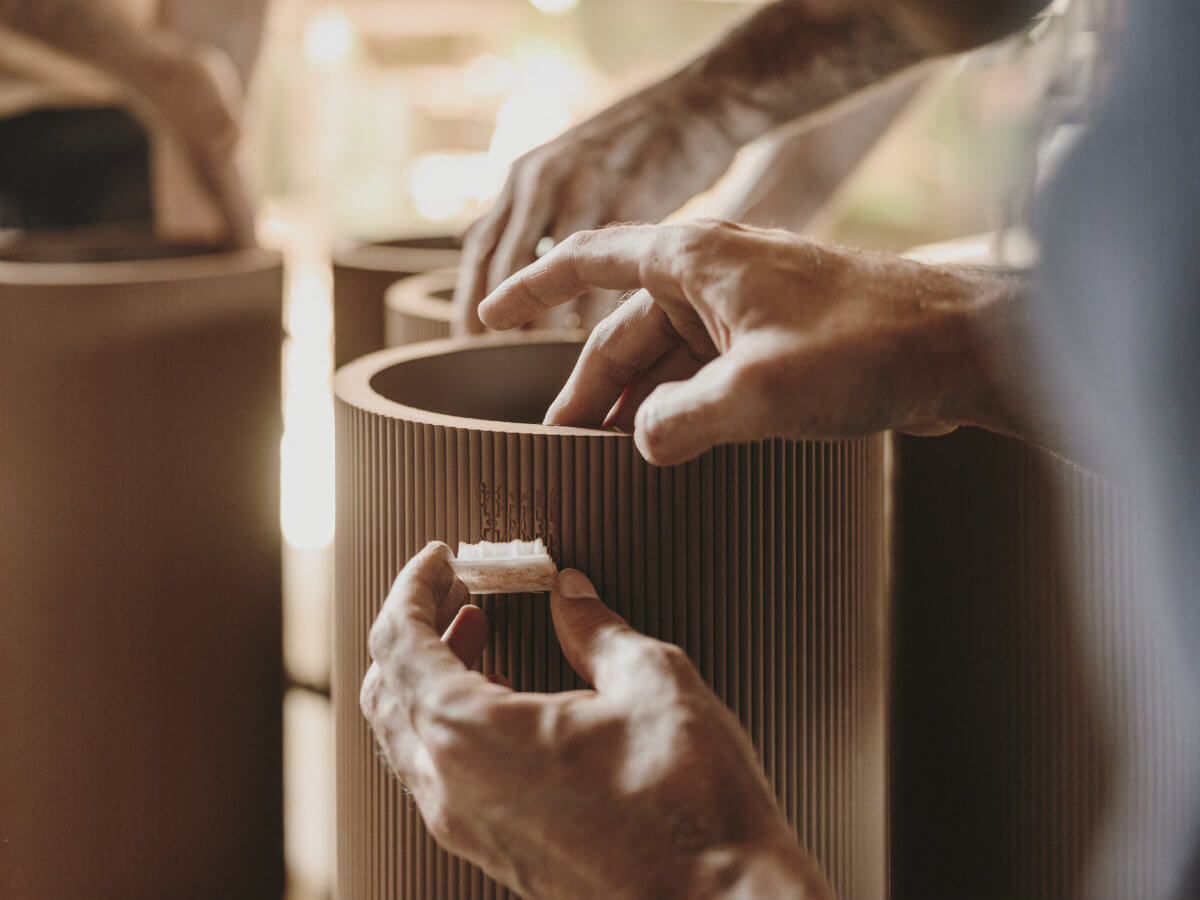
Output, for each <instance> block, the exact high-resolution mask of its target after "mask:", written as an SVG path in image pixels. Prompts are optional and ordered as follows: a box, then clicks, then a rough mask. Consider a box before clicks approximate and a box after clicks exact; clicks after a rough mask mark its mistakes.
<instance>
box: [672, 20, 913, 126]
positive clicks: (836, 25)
mask: <svg viewBox="0 0 1200 900" xmlns="http://www.w3.org/2000/svg"><path fill="white" fill-rule="evenodd" d="M810 7H811V4H809V3H806V2H803V0H780V2H776V3H772V4H770V5H769V6H766V7H765V8H763V9H761V10H759V11H758V12H756V13H755V14H753V15H751V16H750V17H749V18H748V19H746V20H745V21H744V22H742V23H741V24H740V25H738V26H736V27H735V28H734V29H733V30H731V31H730V32H728V33H727V34H726V35H725V36H724V37H723V38H722V39H721V41H720V42H719V43H718V44H717V45H716V46H714V47H713V48H712V49H710V50H709V51H707V52H706V53H704V54H702V55H701V56H700V57H699V58H697V59H696V60H695V61H693V62H692V63H690V64H689V65H688V66H686V67H685V68H683V69H682V70H680V71H679V72H678V73H676V74H675V75H674V76H672V79H671V80H672V82H673V84H674V87H675V88H676V90H677V92H678V93H679V94H680V95H681V96H682V97H683V98H684V99H685V100H686V101H687V102H688V103H689V104H690V105H691V106H692V107H693V108H696V109H698V110H702V111H704V112H705V113H707V114H708V115H709V116H710V117H711V118H712V119H713V121H714V122H716V123H717V124H718V126H719V127H720V128H722V130H723V131H724V132H725V133H726V134H727V135H728V136H729V138H730V139H731V140H732V141H733V142H734V143H735V144H738V145H740V144H745V143H747V142H748V141H750V140H753V139H754V138H756V137H758V136H759V135H761V134H763V133H765V132H767V131H769V130H770V129H772V128H774V127H776V126H778V125H781V124H784V123H786V122H790V121H793V120H795V119H798V118H802V117H804V116H808V115H810V114H812V113H815V112H817V111H819V110H822V109H825V108H826V107H829V106H831V105H833V104H835V103H837V102H839V101H841V100H843V99H845V98H846V97H849V96H851V95H852V94H855V93H857V92H858V91H861V90H863V89H865V88H868V87H871V86H872V85H876V84H880V83H881V82H883V81H885V80H886V79H888V78H890V77H891V76H893V75H895V74H897V73H898V72H901V71H903V70H905V69H907V68H909V67H911V66H913V65H916V64H917V63H920V62H921V61H923V60H925V59H928V58H930V57H932V56H933V55H935V54H934V53H933V52H931V51H930V50H928V49H924V48H921V47H918V46H917V45H916V44H915V43H914V42H913V41H912V40H910V39H909V38H908V37H906V36H905V34H904V33H903V32H902V31H901V30H900V29H898V28H897V27H895V26H894V25H893V24H892V23H891V22H890V21H889V20H888V19H886V18H884V17H883V16H880V15H878V14H877V13H875V12H874V11H871V10H863V9H856V10H853V11H850V12H846V13H842V14H839V15H837V16H830V15H829V14H822V15H818V14H816V13H814V12H813V11H812V10H811V8H810Z"/></svg>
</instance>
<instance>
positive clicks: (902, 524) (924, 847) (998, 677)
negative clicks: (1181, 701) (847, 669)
mask: <svg viewBox="0 0 1200 900" xmlns="http://www.w3.org/2000/svg"><path fill="white" fill-rule="evenodd" d="M1026 243H1027V239H1025V238H1022V236H1021V235H1020V234H1015V235H1014V234H1009V235H1007V236H1006V239H1005V241H1003V242H1000V241H997V240H996V238H995V236H993V235H987V236H982V237H980V238H975V239H968V240H964V241H959V242H955V243H947V244H940V245H932V246H930V247H925V248H919V249H918V250H915V251H913V252H912V255H913V256H915V257H917V258H920V259H925V260H928V261H934V262H941V263H957V264H961V265H975V266H980V265H982V266H993V267H995V266H997V265H998V263H997V259H996V248H997V247H998V246H1004V247H1005V248H1006V249H1007V252H1009V253H1015V254H1016V255H1017V257H1018V258H1019V259H1022V260H1027V259H1028V258H1029V256H1030V254H1031V253H1033V252H1034V248H1033V247H1032V246H1026ZM1141 540H1142V538H1141V535H1140V529H1139V524H1138V520H1137V517H1136V515H1135V512H1134V504H1133V502H1132V500H1131V498H1130V496H1129V495H1128V493H1127V492H1126V491H1125V490H1124V489H1123V488H1121V487H1120V486H1119V485H1117V484H1115V483H1113V482H1112V481H1110V480H1109V479H1107V478H1105V477H1104V476H1103V475H1101V474H1099V473H1097V472H1095V471H1092V470H1090V469H1088V468H1086V467H1085V466H1082V465H1079V464H1077V463H1075V462H1073V461H1071V460H1069V459H1066V458H1064V457H1062V456H1059V455H1057V454H1055V453H1052V452H1050V451H1048V450H1046V449H1043V448H1040V447H1036V446H1033V445H1030V444H1026V443H1023V442H1021V441H1017V440H1013V439H1011V438H1007V437H1002V436H999V435H995V434H990V433H988V432H984V431H979V430H976V429H960V430H959V431H957V432H955V433H954V434H952V435H948V436H946V437H941V438H914V437H899V438H897V441H896V539H895V547H896V560H897V570H896V587H897V590H896V603H895V613H894V628H895V632H894V635H895V645H894V648H893V654H894V656H893V658H894V668H895V675H894V690H893V698H894V704H895V708H894V711H893V717H892V722H893V730H892V738H893V745H892V770H891V784H892V824H893V829H892V831H893V835H894V838H893V847H892V881H893V894H894V897H895V898H896V900H916V898H926V897H929V896H946V897H976V898H979V900H989V898H995V900H1003V898H1010V897H1030V898H1041V897H1046V898H1049V897H1053V898H1061V900H1072V898H1079V897H1084V896H1112V897H1120V898H1123V900H1135V898H1143V897H1152V896H1157V894H1156V891H1155V888H1154V876H1153V875H1152V873H1151V869H1152V862H1153V861H1154V860H1155V859H1156V858H1157V856H1158V848H1160V847H1161V846H1164V845H1166V844H1167V843H1168V841H1167V840H1166V838H1167V835H1165V834H1163V833H1162V832H1161V831H1159V830H1156V829H1160V828H1162V827H1164V826H1162V825H1151V824H1148V823H1152V822H1156V821H1157V822H1162V821H1168V822H1169V821H1171V820H1172V817H1174V818H1175V819H1176V820H1177V821H1179V823H1180V825H1179V827H1181V828H1182V827H1185V826H1184V825H1183V821H1184V820H1185V818H1186V810H1183V809H1180V810H1178V811H1177V810H1176V809H1175V807H1176V806H1178V805H1179V803H1180V801H1178V800H1177V799H1176V798H1175V797H1174V795H1173V791H1172V788H1171V783H1172V778H1173V777H1174V776H1175V774H1176V773H1175V768H1174V767H1175V765H1176V763H1177V761H1178V760H1179V759H1180V758H1194V748H1179V747H1174V746H1171V741H1170V738H1166V739H1164V735H1169V734H1171V732H1172V729H1171V728H1170V727H1169V726H1164V724H1163V723H1162V721H1161V713H1162V707H1161V704H1160V703H1159V702H1158V701H1157V700H1156V697H1157V696H1161V694H1162V689H1163V688H1164V686H1165V684H1166V682H1165V680H1164V679H1165V678H1166V675H1165V674H1164V672H1163V671H1162V670H1160V669H1159V667H1158V662H1159V660H1158V652H1157V650H1156V648H1155V647H1154V646H1153V645H1152V643H1151V641H1152V638H1151V636H1150V634H1149V631H1148V629H1147V628H1146V627H1145V626H1144V624H1143V622H1142V618H1143V615H1142V613H1141V611H1140V610H1139V593H1138V585H1139V581H1140V577H1141V573H1140V570H1139V565H1138V559H1139V544H1140V541H1141ZM1123 719H1124V720H1127V719H1133V720H1135V721H1137V722H1139V723H1140V724H1139V727H1138V728H1137V729H1136V733H1133V734H1129V735H1126V739H1127V743H1126V746H1125V748H1124V752H1125V753H1127V754H1128V755H1129V757H1130V758H1131V759H1136V760H1137V762H1138V766H1139V767H1140V770H1141V771H1142V773H1143V774H1142V777H1141V778H1140V780H1139V782H1138V785H1137V789H1136V791H1135V792H1134V793H1135V796H1131V797H1123V798H1119V797H1117V796H1115V795H1114V793H1113V791H1114V783H1115V781H1114V775H1115V774H1116V773H1117V768H1116V767H1117V763H1118V760H1117V751H1116V748H1115V745H1114V744H1113V741H1112V738H1113V737H1114V735H1113V734H1111V733H1110V731H1109V728H1108V727H1107V723H1108V722H1109V721H1113V722H1116V721H1120V720H1123ZM1112 810H1119V813H1120V814H1119V816H1118V820H1120V819H1121V818H1124V819H1125V820H1127V821H1131V822H1138V823H1141V824H1140V827H1138V828H1136V829H1133V830H1132V831H1131V832H1130V833H1128V834H1125V835H1123V836H1122V838H1121V840H1122V843H1123V846H1122V848H1121V852H1120V853H1119V854H1118V853H1113V852H1109V851H1102V850H1101V849H1100V845H1099V840H1100V836H1101V833H1102V830H1103V827H1104V825H1105V819H1106V816H1107V815H1108V813H1109V812H1110V811H1112ZM1131 844H1132V845H1136V846H1131ZM1091 879H1094V880H1091ZM1098 891H1099V892H1101V893H1099V894H1097V892H1098Z"/></svg>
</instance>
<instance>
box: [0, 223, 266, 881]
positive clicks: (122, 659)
mask: <svg viewBox="0 0 1200 900" xmlns="http://www.w3.org/2000/svg"><path fill="white" fill-rule="evenodd" d="M77 237H78V236H52V237H49V238H47V239H46V240H44V241H28V242H23V243H21V244H19V245H16V246H11V245H10V247H9V250H8V252H7V253H5V252H4V251H0V509H2V514H0V760H2V763H0V766H2V769H3V771H2V774H0V822H2V823H3V824H2V826H0V832H2V833H0V897H13V898H18V897H19V898H24V900H38V898H62V897H90V898H100V900H105V898H114V900H116V898H120V900H128V898H131V897H172V898H182V900H187V898H196V900H211V898H213V897H278V896H280V894H281V892H282V889H283V852H282V851H283V840H282V799H281V798H282V773H281V767H280V759H281V754H282V742H281V734H280V727H281V726H280V722H281V699H282V698H281V690H280V673H281V659H280V656H281V650H280V646H281V634H280V620H281V616H280V593H281V592H280V532H279V496H278V486H279V437H280V431H281V429H280V330H281V329H280V322H281V266H280V260H279V258H278V257H277V256H276V255H275V254H271V253H267V252H263V251H246V252H239V253H206V254H203V255H196V256H186V257H177V256H175V255H174V254H175V253H178V252H179V248H161V247H155V246H153V245H149V244H147V243H145V242H144V240H143V238H142V237H139V236H136V235H128V234H127V235H120V234H115V235H114V234H113V233H109V234H107V235H105V236H103V239H102V240H96V239H95V238H96V236H95V235H85V236H83V237H85V238H87V239H86V240H84V241H83V242H82V243H80V244H78V245H77V246H76V245H74V244H73V241H75V240H76V238H77ZM72 246H76V249H77V251H78V252H73V251H72ZM6 256H7V259H6V258H5V257H6ZM30 260H34V261H30ZM47 260H52V261H50V262H48V261H47ZM97 260H107V261H105V262H98V261H97Z"/></svg>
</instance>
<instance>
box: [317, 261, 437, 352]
mask: <svg viewBox="0 0 1200 900" xmlns="http://www.w3.org/2000/svg"><path fill="white" fill-rule="evenodd" d="M459 252H460V251H459V245H458V241H457V239H456V238H452V237H429V238H401V239H398V240H394V241H385V242H381V243H373V244H359V245H356V246H352V247H346V248H343V249H340V250H338V251H336V252H335V253H334V255H333V362H334V365H335V366H337V367H341V366H343V365H345V364H346V363H348V362H350V361H351V360H354V359H358V357H360V356H363V355H364V354H367V353H373V352H374V351H376V350H380V349H382V348H383V347H384V346H385V338H384V318H385V315H384V305H383V298H384V294H385V293H386V292H387V289H388V287H389V286H390V285H392V284H393V283H394V282H396V281H398V280H400V279H401V278H407V277H409V276H411V275H418V274H420V273H422V272H429V271H432V270H434V269H440V268H443V267H447V266H457V265H458V258H459ZM447 334H449V330H448V329H447V330H446V331H445V332H443V333H441V334H437V335H432V336H434V337H445V336H446V335H447Z"/></svg>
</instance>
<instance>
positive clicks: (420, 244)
mask: <svg viewBox="0 0 1200 900" xmlns="http://www.w3.org/2000/svg"><path fill="white" fill-rule="evenodd" d="M374 246H376V247H399V248H401V249H404V250H461V249H462V244H460V243H459V240H458V238H456V237H451V236H450V235H437V236H435V237H422V238H397V239H396V240H392V241H376V242H374Z"/></svg>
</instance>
